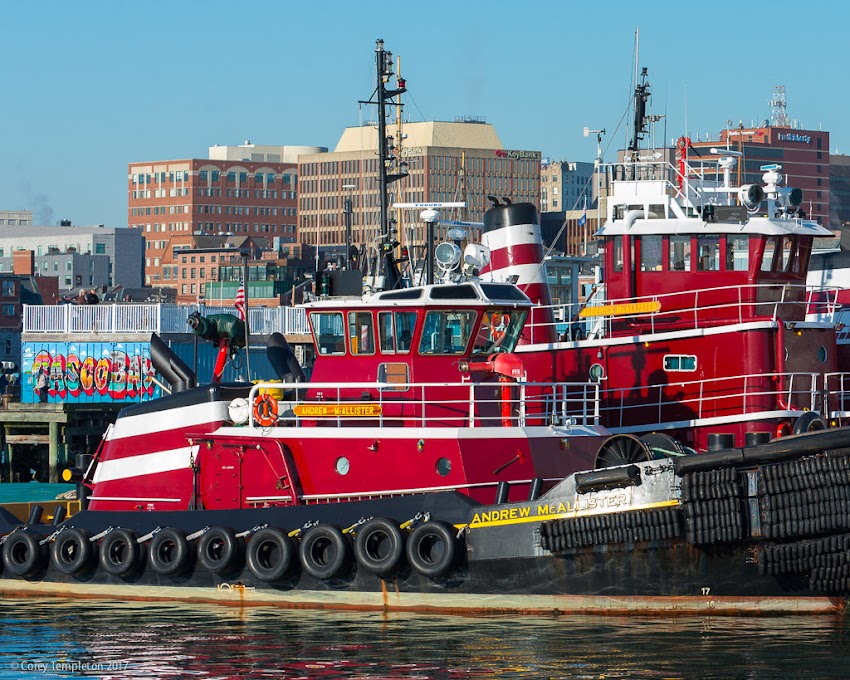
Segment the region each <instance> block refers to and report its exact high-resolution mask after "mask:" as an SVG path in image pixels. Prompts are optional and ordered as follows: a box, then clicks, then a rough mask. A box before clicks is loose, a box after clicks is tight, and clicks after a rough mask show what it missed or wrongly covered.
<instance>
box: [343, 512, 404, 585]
mask: <svg viewBox="0 0 850 680" xmlns="http://www.w3.org/2000/svg"><path fill="white" fill-rule="evenodd" d="M354 558H355V559H356V560H357V564H358V565H359V566H361V567H363V569H365V570H366V571H369V572H372V573H373V574H377V575H379V576H386V575H387V574H390V573H392V572H393V571H395V570H397V569H398V568H399V566H400V565H401V564H402V561H403V559H404V534H403V533H402V531H401V529H399V527H398V523H397V522H395V521H393V520H391V519H387V518H385V517H373V518H372V519H370V520H368V521H367V522H366V523H365V524H363V526H361V527H360V529H359V530H358V531H357V537H356V538H355V539H354Z"/></svg>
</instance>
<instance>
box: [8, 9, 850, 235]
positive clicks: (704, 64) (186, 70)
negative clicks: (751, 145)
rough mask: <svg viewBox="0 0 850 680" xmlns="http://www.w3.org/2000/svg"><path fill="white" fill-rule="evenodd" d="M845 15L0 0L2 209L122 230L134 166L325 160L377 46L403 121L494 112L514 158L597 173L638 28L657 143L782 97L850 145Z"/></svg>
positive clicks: (626, 85) (756, 117)
mask: <svg viewBox="0 0 850 680" xmlns="http://www.w3.org/2000/svg"><path fill="white" fill-rule="evenodd" d="M848 7H850V5H848V4H847V3H844V2H829V3H827V2H822V1H820V0H816V1H814V2H809V3H806V4H802V3H798V2H789V1H786V0H775V1H774V2H772V3H760V4H756V3H742V2H730V1H728V0H715V1H713V2H710V3H698V2H693V1H688V0H684V1H682V0H679V1H677V2H670V1H667V0H661V1H659V0H654V1H653V2H650V3H637V2H622V1H620V0H613V1H608V2H585V3H574V2H556V1H554V0H537V1H536V2H525V3H508V2H487V3H484V2H475V1H468V2H462V1H458V0H455V1H454V2H448V1H446V0H429V1H427V2H417V3H413V2H388V3H350V2H349V3H346V2H336V1H333V0H325V1H324V2H312V3H305V2H286V3H284V2H273V1H272V0H266V1H265V2H243V3H235V2H220V1H219V0H207V1H206V2H174V1H171V2H165V1H161V0H145V1H144V2H126V1H124V0H113V1H110V2H94V1H92V2H75V1H74V0H65V1H63V2H58V1H54V0H47V1H40V2H13V0H5V1H4V2H0V25H2V26H3V40H2V41H0V64H3V67H2V68H0V73H2V74H3V75H2V81H0V92H2V93H3V101H2V103H0V209H11V210H20V209H30V210H33V212H34V220H35V221H36V222H38V223H40V224H55V223H56V221H58V220H59V219H61V218H66V217H67V218H69V219H71V220H73V222H74V224H97V223H104V224H106V225H108V226H126V222H127V191H126V176H127V164H128V163H130V162H136V161H146V160H163V159H170V158H187V157H191V158H198V157H200V158H203V157H206V154H207V147H209V146H210V145H212V144H239V143H241V142H242V141H243V140H245V139H250V140H251V141H253V142H255V143H258V144H310V145H321V146H328V147H331V148H332V147H333V146H334V145H335V144H336V141H337V139H338V138H339V135H340V133H341V132H342V130H343V128H345V127H346V126H349V125H356V124H358V122H359V119H360V115H359V112H358V105H357V100H358V99H367V98H368V97H369V95H370V94H371V92H372V90H373V88H374V47H375V39H376V38H379V37H380V38H383V39H384V40H385V43H386V48H387V49H388V50H390V51H392V52H393V53H394V54H395V55H397V56H400V57H401V69H402V74H403V75H404V76H405V78H406V79H407V83H408V90H409V91H410V94H411V96H410V97H408V98H407V99H406V103H407V107H406V109H405V110H406V117H407V118H408V119H410V120H414V121H416V120H435V119H436V120H452V119H454V117H455V116H463V115H477V116H485V117H486V119H487V122H489V123H492V124H493V125H494V126H495V127H496V130H497V132H498V133H499V135H500V137H501V140H502V143H503V144H504V145H505V146H506V147H507V148H512V149H535V150H541V151H542V152H543V154H544V156H548V157H551V158H554V159H569V160H586V161H591V160H592V159H593V158H594V156H595V153H596V142H595V139H593V138H587V139H586V138H584V137H583V136H582V129H583V128H584V127H585V126H589V127H591V128H605V129H606V130H607V131H608V135H607V136H606V138H605V140H604V142H603V145H604V146H606V147H607V146H608V145H609V144H610V145H611V146H610V150H613V149H615V148H619V147H622V146H624V143H625V138H626V132H625V129H624V127H623V126H622V125H621V124H620V122H621V119H622V117H623V114H624V112H625V110H626V105H627V103H628V101H629V98H630V95H631V87H632V84H631V83H632V77H633V72H634V61H633V51H634V33H635V29H636V28H639V29H640V58H639V62H640V63H639V65H640V66H646V67H647V68H648V69H649V76H650V82H651V84H652V92H653V113H656V114H666V116H667V119H666V135H664V125H663V124H662V125H661V126H660V127H659V130H658V141H659V142H660V141H661V139H662V137H665V138H666V139H667V140H668V141H669V140H670V139H671V138H675V137H678V136H680V135H681V134H683V133H684V132H686V131H687V132H689V133H690V135H691V137H693V138H696V137H697V136H700V137H701V138H703V139H704V138H705V135H706V134H707V133H709V134H711V136H712V138H716V136H717V134H718V132H719V131H720V130H721V129H722V128H723V126H724V125H725V121H726V120H733V121H734V122H735V123H736V124H737V122H738V121H743V122H744V124H745V125H750V124H751V123H758V122H759V121H760V120H763V119H765V118H769V117H770V106H769V105H768V101H769V99H770V98H771V95H772V92H773V88H774V86H776V85H784V86H785V89H786V96H787V100H788V114H789V116H790V117H791V118H794V119H797V120H798V122H799V123H800V125H801V126H802V127H804V128H807V129H820V128H822V129H825V130H829V131H830V133H831V144H830V145H831V150H832V151H833V152H835V151H836V150H837V151H838V152H839V153H850V116H848V115H847V114H848V111H850V105H849V103H848V97H850V93H848V87H847V82H848V77H847V74H846V70H847V65H848V59H847V57H846V54H847V51H846V49H847V48H846V41H847V29H848V26H850V22H848V19H850V9H848ZM618 125H620V127H619V129H618ZM615 131H616V133H615Z"/></svg>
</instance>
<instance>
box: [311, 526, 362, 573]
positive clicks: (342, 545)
mask: <svg viewBox="0 0 850 680" xmlns="http://www.w3.org/2000/svg"><path fill="white" fill-rule="evenodd" d="M299 556H300V558H301V568H302V569H303V570H304V571H305V572H306V573H308V574H309V575H310V576H312V577H313V578H315V579H318V580H320V581H330V580H332V579H335V578H339V577H340V576H342V575H343V574H345V572H347V571H348V569H349V568H350V567H351V563H352V559H351V542H350V541H349V539H347V538H346V537H345V536H344V535H343V533H342V531H341V530H340V529H339V527H336V526H334V525H332V524H317V525H316V526H314V527H311V528H310V529H308V530H307V532H306V533H305V534H304V536H303V538H302V539H301V545H300V546H299Z"/></svg>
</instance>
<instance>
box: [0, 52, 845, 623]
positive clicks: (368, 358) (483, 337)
mask: <svg viewBox="0 0 850 680" xmlns="http://www.w3.org/2000/svg"><path fill="white" fill-rule="evenodd" d="M377 63H378V76H379V77H378V93H379V103H380V105H381V106H383V105H384V100H385V95H386V92H385V91H384V88H385V87H386V84H387V82H388V81H389V77H388V74H387V64H388V60H387V59H386V56H385V53H384V50H383V43H382V42H381V41H379V43H378V49H377ZM402 89H403V87H400V88H399V90H402ZM399 90H396V92H397V91H399ZM383 132H384V131H383V130H382V131H381V133H382V134H380V135H379V139H381V140H385V139H386V135H385V134H383ZM382 153H383V150H382ZM382 212H383V213H384V214H385V211H382ZM498 214H500V215H504V214H505V213H504V212H502V211H500V213H498ZM507 214H508V215H511V214H513V213H507ZM386 233H389V232H388V230H386ZM488 257H489V255H488V253H487V249H486V248H481V247H480V246H473V247H472V248H471V249H469V251H468V252H466V253H465V258H464V259H465V262H466V265H468V268H467V270H466V271H463V270H462V271H461V272H460V273H459V276H458V277H456V278H457V280H454V281H452V282H449V283H427V284H426V285H423V286H418V287H410V288H402V289H398V288H395V286H394V285H391V286H389V287H388V289H387V290H383V291H379V292H376V293H373V294H371V295H367V296H362V295H354V296H351V297H349V298H336V299H331V298H328V299H324V300H319V301H317V302H315V303H313V304H311V305H309V307H308V318H309V322H310V326H311V330H312V334H313V342H314V346H315V348H316V353H317V360H316V365H315V367H314V369H313V373H312V376H311V380H309V381H306V380H304V374H303V372H302V371H301V369H300V367H299V366H298V363H297V361H295V358H294V355H293V352H292V350H291V348H289V346H288V344H287V343H286V340H285V339H284V338H283V337H282V336H279V335H273V336H272V337H271V339H270V341H269V357H270V362H271V364H272V365H273V366H274V367H275V370H276V372H277V374H278V378H279V380H278V381H277V382H260V383H257V384H251V383H228V384H221V383H217V382H213V383H211V384H209V385H202V386H198V385H197V384H196V382H197V378H196V376H195V375H194V374H193V372H192V371H191V370H190V369H189V368H188V367H187V366H186V365H185V364H184V363H183V362H181V361H180V360H179V359H178V358H177V357H176V356H175V355H174V354H172V353H171V352H170V351H169V350H168V348H167V347H166V346H165V344H164V343H163V342H162V341H161V340H160V339H159V338H158V337H156V336H154V337H153V338H152V350H151V358H152V361H153V363H154V365H155V367H156V369H157V372H158V373H159V374H160V376H162V377H163V378H164V379H165V380H166V381H167V382H169V383H170V385H171V388H172V393H171V394H169V395H167V396H163V397H161V398H159V399H157V400H155V401H152V402H148V403H142V404H137V405H133V406H130V407H128V408H126V409H124V410H123V411H121V413H120V414H119V417H118V419H117V421H116V423H115V425H114V426H113V427H112V428H110V429H109V430H108V431H107V433H106V434H105V436H104V439H103V442H102V445H101V447H100V449H99V450H98V451H97V452H96V453H95V454H94V456H93V457H91V459H90V460H84V459H81V460H79V463H78V467H77V469H73V470H69V471H68V475H67V477H66V479H73V480H76V481H77V482H78V496H79V498H80V499H81V503H82V505H83V510H82V511H80V512H78V513H76V514H73V515H72V516H70V517H65V516H63V514H62V513H57V514H56V516H55V518H54V521H53V523H52V524H46V523H42V522H41V521H40V519H41V515H40V512H39V511H38V510H37V511H36V512H34V513H33V514H32V516H31V517H30V518H29V519H28V520H27V521H21V520H18V519H16V518H15V517H14V516H12V515H11V514H9V513H8V512H6V511H4V510H3V509H0V544H2V573H0V592H2V593H4V594H9V595H12V594H13V595H15V596H21V595H24V594H29V595H37V596H45V595H51V594H56V595H72V596H87V597H91V596H100V597H110V598H122V599H157V598H159V599H163V598H164V599H169V598H170V599H184V600H191V601H207V600H208V601H217V602H223V603H228V604H234V605H245V604H273V605H280V606H289V607H314V608H327V607H339V608H359V609H379V610H406V611H423V612H429V611H440V612H491V613H492V612H496V613H498V612H524V613H525V612H534V613H558V612H565V611H609V612H660V611H664V612H714V613H763V612H835V611H843V608H844V603H845V598H846V596H847V594H848V587H850V576H848V574H850V572H848V570H847V569H846V568H845V567H846V566H847V564H848V563H850V562H848V559H850V558H848V555H850V512H848V506H847V498H848V496H850V457H848V456H847V449H846V448H845V447H846V444H847V441H848V436H850V433H849V432H848V430H847V429H845V428H834V429H829V430H823V431H817V432H812V433H807V434H800V435H797V436H789V437H784V438H782V439H779V440H777V441H774V442H770V443H766V444H762V445H759V446H748V447H738V448H732V447H729V448H726V449H724V450H721V451H716V452H713V453H705V454H698V455H676V453H677V452H671V453H670V454H669V455H667V456H663V457H659V458H655V457H653V458H652V459H649V460H643V461H637V462H629V463H627V464H624V465H610V462H611V461H607V463H608V464H609V466H608V467H602V468H601V469H594V463H595V462H599V461H600V460H603V459H604V456H602V455H601V453H602V452H604V451H611V450H613V445H612V444H611V441H612V438H610V437H608V433H607V431H606V430H605V429H604V428H603V427H602V426H601V425H600V424H599V421H600V412H599V408H600V407H599V404H600V400H599V392H600V383H599V382H598V381H596V382H558V381H542V382H540V381H536V382H535V381H534V380H529V377H528V376H529V365H530V364H533V363H534V361H535V360H536V357H537V355H538V354H539V353H540V350H539V348H535V347H534V344H533V342H531V343H528V344H526V345H522V344H520V341H521V339H522V338H523V337H525V338H526V339H529V340H532V341H533V340H534V337H535V336H534V333H535V330H534V328H533V325H532V324H529V317H530V315H531V314H532V312H534V310H535V309H536V307H535V305H534V304H533V302H532V300H530V299H529V297H528V296H527V295H526V294H525V293H523V291H522V290H521V289H520V288H519V287H518V286H516V285H514V284H513V283H509V282H502V283H500V282H497V281H490V280H488V278H489V277H487V276H486V275H485V276H484V277H482V276H480V275H479V274H480V273H481V271H485V270H486V269H487V267H488V265H489V262H487V259H488ZM387 261H388V264H389V258H387ZM491 261H495V262H496V263H497V264H498V261H499V260H498V257H494V258H493V260H491ZM386 280H387V281H393V280H394V277H393V276H391V275H388V276H387V277H386ZM222 321H223V322H225V325H226V326H227V328H228V329H229V330H228V333H229V336H228V337H229V341H233V342H236V341H237V340H238V338H237V337H235V336H238V331H237V330H235V329H238V324H235V323H229V321H228V320H226V319H224V320H222ZM216 323H217V320H216V321H210V320H209V319H207V320H206V321H202V320H201V319H195V320H194V324H195V326H196V327H197V328H199V329H200V328H203V329H204V331H203V332H204V333H205V334H206V335H209V336H210V337H215V336H217V335H218V336H220V335H221V334H220V333H217V332H214V331H215V329H214V328H213V325H215V324H216ZM549 332H551V329H550V331H549ZM525 347H530V348H531V351H527V352H525V351H523V348H525ZM536 370H537V369H536ZM217 373H218V372H217ZM614 441H618V440H617V439H616V438H614ZM619 441H621V440H619ZM83 458H84V457H83ZM603 462H606V461H604V460H603Z"/></svg>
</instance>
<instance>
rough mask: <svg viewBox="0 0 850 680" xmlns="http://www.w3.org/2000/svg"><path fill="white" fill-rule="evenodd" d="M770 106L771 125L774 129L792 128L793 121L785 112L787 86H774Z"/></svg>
mask: <svg viewBox="0 0 850 680" xmlns="http://www.w3.org/2000/svg"><path fill="white" fill-rule="evenodd" d="M768 103H769V104H770V124H771V125H772V126H773V127H791V119H790V118H788V113H787V111H786V110H785V104H786V101H785V86H784V85H774V87H773V97H772V98H771V100H770V101H769V102H768Z"/></svg>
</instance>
